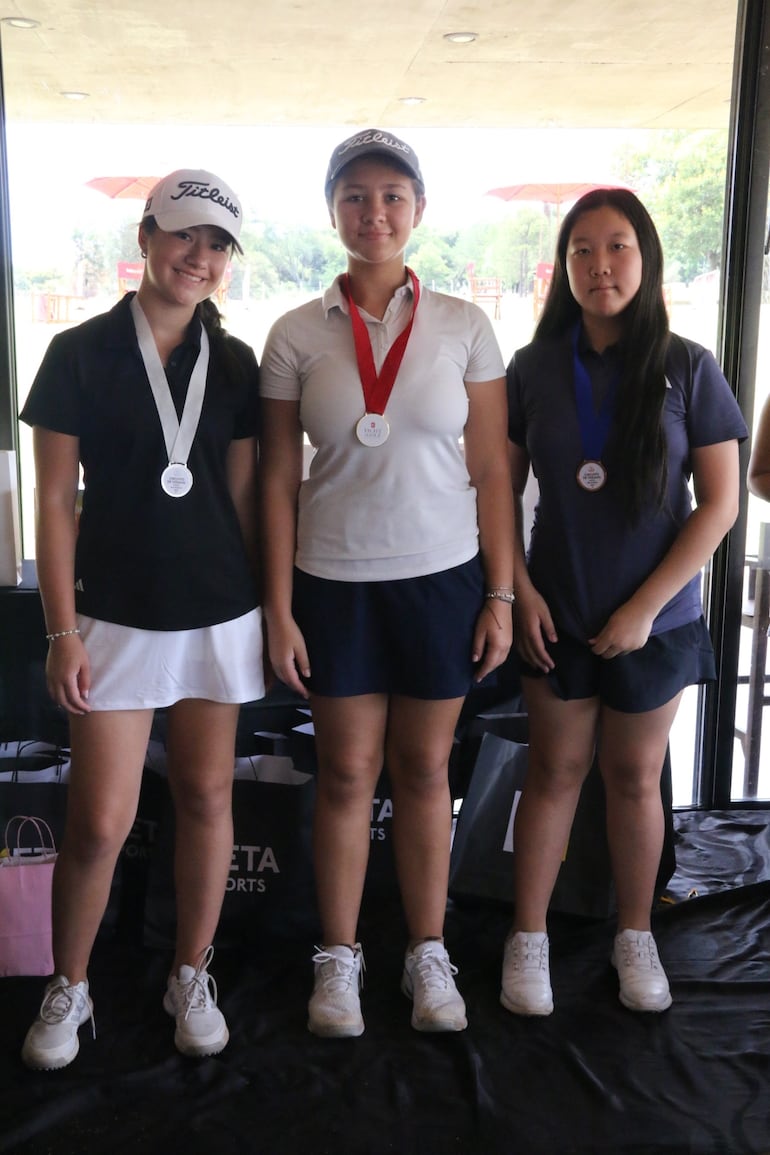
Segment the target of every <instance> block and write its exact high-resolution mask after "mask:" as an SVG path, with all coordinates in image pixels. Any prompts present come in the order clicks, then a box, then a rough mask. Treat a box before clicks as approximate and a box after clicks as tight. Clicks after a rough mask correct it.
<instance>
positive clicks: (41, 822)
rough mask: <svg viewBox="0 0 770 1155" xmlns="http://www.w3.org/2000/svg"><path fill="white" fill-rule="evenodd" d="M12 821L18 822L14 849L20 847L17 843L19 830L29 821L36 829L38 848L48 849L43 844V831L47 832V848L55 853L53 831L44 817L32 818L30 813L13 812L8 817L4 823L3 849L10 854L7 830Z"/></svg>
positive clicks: (19, 836)
mask: <svg viewBox="0 0 770 1155" xmlns="http://www.w3.org/2000/svg"><path fill="white" fill-rule="evenodd" d="M14 822H18V824H19V826H18V829H17V831H16V850H17V851H18V850H19V849H20V846H19V843H20V841H21V832H22V830H23V829H24V827H25V826H26V825H27V823H28V822H30V823H31V824H32V825H33V826H34V828H35V830H36V831H37V837H38V840H39V842H40V849H41V850H43V851H45V850H46V849H48V848H47V847H46V844H45V835H44V833H43V831H44V830H45V831H46V832H47V833H48V841H49V848H50V850H51V851H52V852H53V853H54V854H55V853H56V842H55V840H54V836H53V831H52V830H51V827H50V826H49V825H48V823H47V822H46V820H45V819H44V818H34V817H33V816H32V815H31V814H14V816H13V818H9V819H8V821H7V822H6V824H5V849H6V850H7V851H8V853H9V854H10V852H11V844H10V842H9V841H8V837H9V831H10V829H11V826H12V825H13V823H14Z"/></svg>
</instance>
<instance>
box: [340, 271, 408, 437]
mask: <svg viewBox="0 0 770 1155" xmlns="http://www.w3.org/2000/svg"><path fill="white" fill-rule="evenodd" d="M406 271H407V273H408V274H409V276H410V277H411V279H412V289H413V291H414V304H413V306H412V315H411V317H410V318H409V324H408V325H407V327H406V328H405V329H404V330H403V332H401V333H399V335H398V336H397V337H396V339H395V341H394V342H393V344H392V345H391V347H390V349H388V353H387V356H386V358H385V360H384V362H383V365H382V369H381V370H380V374H379V376H378V375H377V370H376V369H375V367H374V354H373V353H372V343H371V341H370V340H369V331H368V329H367V328H366V321H364V319H363V317H362V316H361V314H360V312H359V311H358V305H356V303H355V301H354V300H353V297H352V295H351V292H350V277H349V276H348V274H347V273H345V274H344V275H343V276H342V277H340V287H341V289H342V292H343V294H344V296H345V300H346V301H347V302H348V306H349V308H350V321H351V324H352V325H353V341H354V344H355V347H356V360H357V361H358V373H359V376H360V378H361V387H362V389H363V391H364V405H365V406H366V412H367V413H378V414H379V415H380V416H382V415H383V413H384V412H385V406H386V405H387V404H388V399H389V397H390V395H391V393H392V392H393V386H394V385H395V383H396V377H397V375H398V371H399V369H400V368H401V362H402V361H403V359H404V353H405V352H406V346H407V342H408V341H409V336H410V334H411V332H412V325H413V324H414V315H415V313H416V312H417V305H418V303H419V300H420V282H419V281H418V280H417V277H416V276H415V274H414V273H413V272H412V270H411V269H407V270H406Z"/></svg>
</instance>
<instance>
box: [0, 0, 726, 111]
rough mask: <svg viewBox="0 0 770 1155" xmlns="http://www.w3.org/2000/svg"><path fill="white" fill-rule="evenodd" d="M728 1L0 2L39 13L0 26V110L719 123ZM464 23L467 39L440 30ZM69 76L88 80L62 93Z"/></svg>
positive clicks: (6, 8)
mask: <svg viewBox="0 0 770 1155" xmlns="http://www.w3.org/2000/svg"><path fill="white" fill-rule="evenodd" d="M736 12H737V0H708V2H707V3H704V0H646V2H645V3H639V0H484V2H483V3H463V2H461V0H384V2H383V0H378V2H377V3H371V2H367V0H223V2H220V3H217V2H216V0H0V18H3V17H5V18H7V17H9V16H24V17H28V18H30V19H32V20H36V21H37V22H38V26H37V27H36V28H34V29H32V30H23V29H20V28H15V27H11V26H8V25H7V24H6V23H4V24H2V25H1V26H0V27H1V28H2V33H1V36H2V39H1V41H0V43H1V45H2V57H3V72H4V87H5V95H6V106H7V107H6V115H7V118H8V119H9V120H16V121H65V122H70V123H71V122H76V123H84V124H85V123H91V122H106V123H116V124H117V123H120V124H125V123H139V124H145V123H153V122H155V123H167V124H172V123H177V124H206V125H213V124H223V125H278V126H282V125H314V124H319V125H320V124H335V125H343V124H350V125H353V126H360V125H364V124H369V125H373V124H381V125H394V124H399V125H418V126H441V127H447V126H469V125H470V126H474V125H478V126H485V127H507V128H522V127H537V128H542V127H549V126H559V127H573V126H580V127H602V128H608V127H616V128H687V129H698V128H724V127H726V126H727V123H728V116H729V99H730V85H731V72H732V61H733V52H734V44H735V23H736ZM466 31H470V32H475V33H477V39H476V40H475V41H474V42H472V43H469V44H453V43H450V42H448V41H447V40H446V39H444V37H445V35H446V34H447V33H451V32H466ZM73 91H74V92H85V93H87V94H88V95H87V96H86V97H85V98H84V99H82V100H79V101H73V100H71V99H67V98H65V97H64V96H62V95H61V93H63V92H73ZM404 97H422V98H424V103H422V104H417V105H413V106H412V105H405V104H403V103H401V101H402V99H403V98H404Z"/></svg>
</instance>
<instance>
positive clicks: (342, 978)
mask: <svg viewBox="0 0 770 1155" xmlns="http://www.w3.org/2000/svg"><path fill="white" fill-rule="evenodd" d="M315 949H316V953H315V954H314V955H313V962H314V963H318V964H319V965H320V966H321V967H323V970H322V971H321V972H320V977H321V981H322V982H323V984H324V986H325V987H326V988H327V990H329V991H335V992H339V991H347V990H349V989H350V987H351V986H352V985H353V983H354V982H355V981H356V979H357V980H358V989H359V990H361V989H362V988H363V985H364V971H365V969H366V966H365V964H364V954H363V951H362V950H361V948H360V947H358V948H357V949H356V950H355V951H354V952H353V953H351V956H350V961H348V959H346V958H339V957H338V956H337V955H336V954H331V953H330V952H329V951H328V950H324V948H323V947H321V946H317V947H316V948H315ZM357 960H359V961H360V966H357V965H356V961H357ZM332 964H333V965H332Z"/></svg>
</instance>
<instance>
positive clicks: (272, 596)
mask: <svg viewBox="0 0 770 1155" xmlns="http://www.w3.org/2000/svg"><path fill="white" fill-rule="evenodd" d="M302 440H303V438H302V426H301V424H300V420H299V401H277V400H274V399H271V398H267V397H266V398H263V400H262V433H261V437H260V457H259V474H260V486H259V491H260V507H261V514H260V532H261V542H262V566H263V575H262V588H263V599H262V608H263V612H264V615H265V622H266V625H267V640H268V650H269V653H270V661H271V663H272V666H273V669H274V670H275V673H276V675H277V676H278V677H279V678H280V679H281V681H282V682H285V683H286V685H287V686H289V687H291V689H292V690H296V691H297V693H299V694H302V695H303V697H307V690H306V689H305V687H304V685H303V683H302V681H301V680H300V674H302V676H303V677H308V676H309V674H310V664H309V662H308V656H307V649H306V647H305V641H304V638H303V637H302V634H301V633H300V631H299V629H298V627H297V624H296V622H295V621H294V618H293V616H292V612H291V600H292V585H293V573H294V556H295V553H296V547H297V498H298V494H299V487H300V484H301V482H302Z"/></svg>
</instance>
